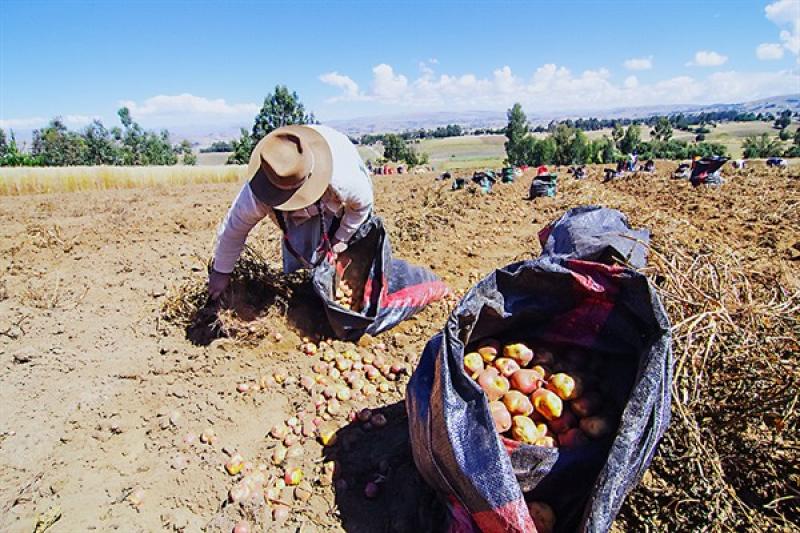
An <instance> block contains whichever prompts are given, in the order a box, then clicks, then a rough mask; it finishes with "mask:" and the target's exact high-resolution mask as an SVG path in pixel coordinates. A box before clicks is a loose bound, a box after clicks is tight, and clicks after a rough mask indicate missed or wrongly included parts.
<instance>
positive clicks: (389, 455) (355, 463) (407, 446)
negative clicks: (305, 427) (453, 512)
mask: <svg viewBox="0 0 800 533" xmlns="http://www.w3.org/2000/svg"><path fill="white" fill-rule="evenodd" d="M372 412H373V413H382V414H383V415H384V416H385V417H386V419H387V424H386V425H385V426H384V427H382V428H380V429H379V428H375V427H370V426H369V425H367V424H363V423H361V422H358V421H355V422H353V423H351V424H349V425H347V426H345V427H343V428H342V429H340V430H339V431H338V433H337V434H336V441H335V444H334V445H333V446H330V447H328V448H326V449H325V452H324V453H325V458H326V460H335V461H336V462H337V470H336V474H335V477H336V480H337V481H336V485H335V487H336V505H337V507H338V508H339V512H340V514H341V519H342V527H343V528H344V529H345V530H346V531H348V532H351V533H361V532H375V531H380V532H392V533H394V532H398V533H399V532H407V531H420V532H421V531H425V532H429V531H430V532H439V531H444V530H445V525H446V519H445V518H446V507H445V505H444V504H443V503H442V502H441V501H440V500H439V499H438V498H437V496H436V493H435V492H434V491H433V490H432V489H431V488H430V487H428V486H427V485H426V484H425V482H424V481H423V480H422V478H421V477H420V475H419V473H418V472H417V469H416V467H415V465H414V460H413V458H412V455H411V442H410V440H409V434H408V417H407V416H406V410H405V405H404V404H403V402H397V403H395V404H392V405H388V406H385V407H381V408H378V409H373V410H372ZM342 480H343V482H342ZM370 481H373V482H375V481H377V482H378V486H379V491H378V494H377V496H376V497H375V498H372V499H368V498H366V497H365V495H364V488H365V486H366V485H367V483H369V482H370ZM345 485H346V486H345Z"/></svg>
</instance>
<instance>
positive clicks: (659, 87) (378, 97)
mask: <svg viewBox="0 0 800 533" xmlns="http://www.w3.org/2000/svg"><path fill="white" fill-rule="evenodd" d="M372 73H373V80H372V84H371V89H370V90H367V91H358V92H354V91H353V90H352V86H349V84H346V83H340V84H339V87H340V89H341V90H342V93H341V94H340V95H339V96H337V97H336V98H337V99H340V100H363V101H369V102H374V103H377V104H386V105H392V106H400V107H403V108H428V109H504V108H506V107H508V106H510V105H511V104H513V103H514V102H520V103H522V104H523V105H524V106H525V108H526V110H529V111H532V112H535V111H548V110H593V109H609V108H614V107H630V106H648V105H660V104H702V103H712V102H740V101H746V100H750V99H756V98H763V97H767V96H773V95H775V94H786V93H793V92H797V84H798V72H797V71H796V70H781V71H778V72H747V73H743V72H735V71H727V72H715V73H713V74H711V75H709V76H707V77H705V78H703V77H692V76H678V77H674V78H668V79H664V80H660V81H656V82H653V83H642V82H640V81H639V79H638V78H637V77H636V76H628V77H626V78H624V79H623V80H615V79H614V78H613V77H612V76H611V73H610V72H609V71H608V70H607V69H604V68H599V69H593V70H586V71H583V72H581V73H579V74H575V73H573V72H571V71H570V70H569V69H567V68H566V67H564V66H559V65H555V64H552V63H548V64H545V65H542V66H540V67H539V68H537V69H536V70H535V71H534V72H533V73H532V74H531V75H529V76H526V75H524V74H521V73H518V72H514V71H512V69H511V67H509V66H507V65H506V66H503V67H500V68H497V69H495V70H493V71H492V72H490V73H489V74H488V75H486V76H479V75H476V74H474V73H462V74H444V73H441V74H433V73H431V72H427V71H426V72H422V73H421V74H420V75H419V77H418V78H416V79H412V80H409V79H408V78H406V76H404V75H403V74H401V73H398V72H395V70H394V69H393V68H392V67H391V66H390V65H386V64H381V65H378V66H376V67H375V68H373V69H372ZM340 76H342V77H343V78H347V79H350V78H349V77H346V76H344V75H340ZM348 95H350V96H348Z"/></svg>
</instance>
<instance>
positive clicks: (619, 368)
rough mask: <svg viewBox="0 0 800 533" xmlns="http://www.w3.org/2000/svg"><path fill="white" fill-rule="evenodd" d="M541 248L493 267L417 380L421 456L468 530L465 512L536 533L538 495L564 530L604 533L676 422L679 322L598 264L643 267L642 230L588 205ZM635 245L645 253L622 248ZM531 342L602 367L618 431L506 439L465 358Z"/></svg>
mask: <svg viewBox="0 0 800 533" xmlns="http://www.w3.org/2000/svg"><path fill="white" fill-rule="evenodd" d="M589 221H592V222H591V223H589ZM540 240H542V244H543V249H544V252H543V254H542V255H541V256H540V257H539V258H537V259H536V260H531V261H523V262H519V263H514V264H511V265H508V266H506V267H505V268H502V269H499V270H496V271H495V272H493V273H492V274H490V275H489V276H487V277H486V278H484V279H483V280H482V281H480V282H479V283H478V284H477V285H476V286H474V287H473V288H472V289H471V290H470V291H469V292H468V293H467V294H466V295H465V296H464V298H463V299H462V300H461V302H460V303H459V304H458V306H457V307H456V309H455V310H454V311H453V312H452V314H451V315H450V317H449V318H448V321H447V324H446V326H445V328H444V329H443V330H442V331H441V332H440V333H438V334H437V335H435V336H434V337H433V338H432V339H430V341H429V342H428V344H427V346H426V347H425V350H424V352H423V355H422V357H421V359H420V363H419V366H418V367H417V369H416V372H415V373H414V375H413V376H412V378H411V381H410V382H409V385H408V391H407V396H406V407H407V410H408V414H409V427H410V435H411V442H412V450H413V455H414V460H415V462H416V465H417V467H418V469H419V471H420V472H421V474H422V476H423V477H424V478H425V480H426V481H427V482H428V483H429V484H430V485H431V486H432V487H434V488H435V489H436V490H437V491H438V492H440V493H441V494H442V495H443V497H446V498H447V499H448V500H449V501H450V503H451V509H454V511H453V513H452V514H453V517H454V519H453V522H452V524H457V528H458V529H459V530H460V531H463V530H464V525H463V512H461V511H466V512H467V513H468V515H469V516H471V518H472V521H473V528H474V530H475V531H478V530H480V531H484V532H498V533H499V532H522V531H525V532H530V531H535V527H534V525H533V523H532V520H531V518H530V516H529V514H528V511H527V508H526V501H530V500H537V501H544V502H546V503H548V504H549V505H551V506H552V507H553V509H554V511H555V514H556V517H557V522H556V532H573V531H586V532H588V531H592V532H594V531H607V530H608V529H610V527H611V524H612V522H613V520H614V517H615V516H616V514H617V512H618V511H619V508H620V506H621V505H622V503H623V501H624V498H625V496H626V495H627V493H628V492H629V491H630V490H631V489H632V488H633V487H634V486H635V485H636V484H637V483H638V481H639V480H640V478H641V476H642V474H643V473H644V471H645V469H646V468H647V466H648V465H649V463H650V461H651V459H652V457H653V454H654V452H655V449H656V445H657V443H658V441H659V439H660V438H661V436H662V435H663V433H664V431H665V430H666V427H667V424H668V422H669V412H670V386H671V380H672V353H671V336H670V324H669V320H668V318H667V316H666V314H665V312H664V309H663V307H662V305H661V302H660V301H659V298H658V296H657V295H656V293H655V292H654V290H653V288H652V287H651V286H650V285H649V283H648V281H647V279H646V278H645V277H644V276H643V275H642V274H639V273H637V272H636V271H634V270H631V269H629V268H626V267H625V266H621V265H619V264H606V263H604V262H598V260H603V261H613V260H614V259H613V258H614V257H617V256H628V257H638V258H641V259H642V261H643V259H644V257H645V252H644V249H643V248H644V244H645V243H646V234H643V233H641V232H635V231H633V230H631V228H630V227H629V225H628V224H627V221H626V220H625V217H624V216H623V215H622V214H621V213H619V212H618V211H613V210H609V209H600V208H579V209H575V210H572V211H570V212H568V213H567V214H566V215H565V216H563V217H562V218H561V219H559V220H558V221H557V222H556V223H554V224H552V225H551V226H549V227H548V228H546V229H545V230H543V231H542V232H541V233H540ZM631 242H632V243H634V248H635V247H640V248H642V249H641V250H627V252H626V250H616V248H617V247H618V246H622V243H631ZM570 243H571V244H570ZM609 249H610V250H616V251H615V252H613V253H609V252H608V250H609ZM522 335H524V336H525V337H527V338H535V339H539V340H541V341H542V342H544V343H547V344H549V345H552V346H564V347H573V348H577V349H583V350H586V351H590V352H591V353H592V354H594V356H595V357H602V358H603V362H604V364H603V365H602V368H603V369H604V370H603V375H602V376H600V377H601V378H602V379H603V380H604V381H606V382H607V383H613V384H614V386H613V398H610V400H613V402H614V403H615V404H616V405H619V406H621V416H620V421H619V426H618V429H617V430H616V433H614V434H612V435H611V436H609V437H607V438H606V439H604V440H596V441H591V442H590V443H588V444H586V445H583V446H581V447H577V448H574V449H556V448H543V447H539V446H531V445H524V444H520V443H517V442H513V441H510V440H508V439H504V438H501V437H499V436H498V435H497V433H496V432H495V428H494V423H493V421H492V417H491V414H490V412H489V407H488V402H487V399H486V396H485V395H484V394H483V392H482V391H481V389H480V388H479V387H478V385H477V384H476V383H475V382H474V381H473V380H472V379H471V378H470V377H469V376H468V375H466V373H465V372H464V370H463V357H464V350H465V346H467V345H470V344H472V343H474V342H476V341H479V340H481V339H484V338H487V337H493V338H497V339H499V340H501V341H511V340H515V339H519V338H520V336H522ZM609 380H610V381H609ZM459 508H461V509H459ZM457 511H459V512H457ZM458 517H461V518H460V519H458Z"/></svg>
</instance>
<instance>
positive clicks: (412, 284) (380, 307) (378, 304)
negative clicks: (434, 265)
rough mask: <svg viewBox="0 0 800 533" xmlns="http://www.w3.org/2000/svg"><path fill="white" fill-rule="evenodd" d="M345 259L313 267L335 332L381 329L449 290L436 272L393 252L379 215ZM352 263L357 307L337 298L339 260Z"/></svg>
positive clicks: (354, 334)
mask: <svg viewBox="0 0 800 533" xmlns="http://www.w3.org/2000/svg"><path fill="white" fill-rule="evenodd" d="M341 259H342V261H341V262H338V263H337V264H333V263H331V262H329V261H323V262H322V263H320V264H319V265H318V266H317V267H316V268H314V270H313V272H312V284H313V287H314V292H315V293H316V294H317V295H318V296H319V297H320V298H321V299H322V303H323V306H324V309H325V314H326V316H327V318H328V322H329V323H330V325H331V328H332V329H333V332H334V334H335V335H336V337H338V338H339V339H342V340H357V339H358V338H360V337H361V336H362V335H364V334H365V333H368V334H370V335H377V334H378V333H380V332H382V331H386V330H387V329H390V328H392V327H394V326H396V325H397V324H399V323H400V322H402V321H403V320H405V319H406V318H408V317H410V316H412V315H413V314H415V313H417V312H419V311H420V310H422V309H423V308H424V307H425V306H426V305H428V304H429V303H431V302H434V301H436V300H439V299H441V298H443V297H444V296H445V295H447V294H448V293H449V289H448V288H447V285H445V283H444V282H443V281H442V280H441V279H439V277H438V276H436V274H434V273H433V272H431V271H430V270H428V269H427V268H423V267H420V266H415V265H412V264H410V263H407V262H406V261H403V260H402V259H397V258H396V257H394V256H393V255H392V246H391V244H390V242H389V236H388V235H387V234H386V229H385V228H384V226H383V221H382V220H381V219H380V218H379V217H371V218H370V219H369V220H367V221H366V222H365V223H364V224H362V225H361V227H360V228H359V229H358V230H357V231H356V233H355V234H354V235H353V237H352V238H351V239H350V242H349V243H348V249H347V251H346V252H345V253H344V254H342V258H341ZM344 261H346V262H348V263H349V265H350V266H349V267H348V268H349V269H352V271H351V272H350V273H349V276H348V278H349V279H350V280H351V283H353V280H358V281H357V285H358V286H357V287H356V290H355V294H356V295H357V299H358V302H359V305H358V306H357V309H358V310H354V309H348V308H347V307H344V306H342V305H340V304H339V303H337V302H336V299H335V298H334V294H335V284H336V281H335V280H336V279H337V270H336V269H337V265H338V266H339V268H340V272H339V273H338V274H339V275H341V274H342V272H341V265H342V264H343V262H344Z"/></svg>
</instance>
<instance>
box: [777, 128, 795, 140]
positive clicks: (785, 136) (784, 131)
mask: <svg viewBox="0 0 800 533" xmlns="http://www.w3.org/2000/svg"><path fill="white" fill-rule="evenodd" d="M791 138H792V134H791V133H789V128H783V129H782V130H781V131H779V132H778V139H780V140H782V141H788V140H789V139H791Z"/></svg>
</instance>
